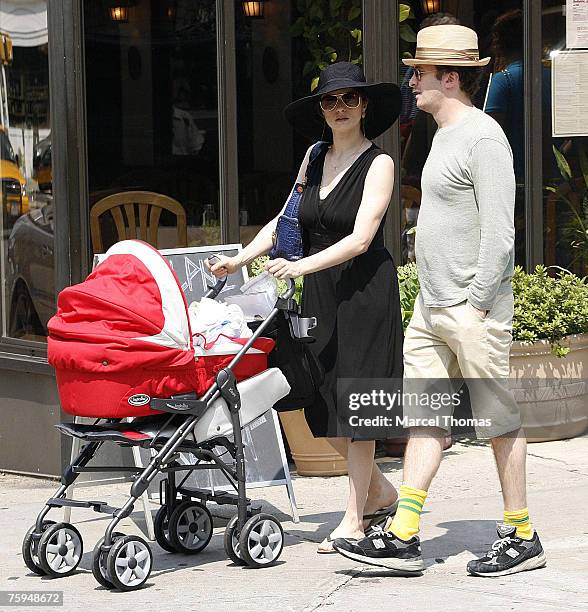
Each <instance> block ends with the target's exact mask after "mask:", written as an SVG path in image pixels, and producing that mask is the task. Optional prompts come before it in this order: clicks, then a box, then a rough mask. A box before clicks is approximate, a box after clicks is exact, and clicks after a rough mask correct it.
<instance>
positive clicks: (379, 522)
mask: <svg viewBox="0 0 588 612" xmlns="http://www.w3.org/2000/svg"><path fill="white" fill-rule="evenodd" d="M397 510H398V500H396V501H395V502H394V503H393V504H390V505H389V506H386V507H385V508H380V510H376V512H372V513H371V514H364V516H363V520H364V521H369V523H368V525H367V527H366V528H365V535H366V537H367V536H369V535H370V533H371V532H372V531H373V529H374V527H381V528H382V529H384V527H385V525H386V523H387V522H388V519H390V518H392V517H393V516H394V515H395V514H396V511H397Z"/></svg>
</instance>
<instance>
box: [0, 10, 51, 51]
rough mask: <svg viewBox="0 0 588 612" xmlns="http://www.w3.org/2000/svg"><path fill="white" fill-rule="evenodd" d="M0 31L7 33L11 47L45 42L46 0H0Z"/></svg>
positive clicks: (32, 45)
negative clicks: (10, 40)
mask: <svg viewBox="0 0 588 612" xmlns="http://www.w3.org/2000/svg"><path fill="white" fill-rule="evenodd" d="M0 31H2V32H4V33H6V34H9V35H10V38H12V45H13V47H38V46H39V45H44V44H46V43H47V1H46V0H0Z"/></svg>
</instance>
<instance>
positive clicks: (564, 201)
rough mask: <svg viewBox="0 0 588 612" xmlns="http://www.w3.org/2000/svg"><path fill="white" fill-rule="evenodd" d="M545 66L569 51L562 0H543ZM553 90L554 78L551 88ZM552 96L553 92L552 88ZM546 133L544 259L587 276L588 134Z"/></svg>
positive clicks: (544, 152) (544, 147) (546, 261)
mask: <svg viewBox="0 0 588 612" xmlns="http://www.w3.org/2000/svg"><path fill="white" fill-rule="evenodd" d="M542 9H543V10H542V14H543V21H542V31H543V41H542V42H543V67H544V71H545V72H547V73H548V74H549V73H550V70H551V62H552V57H553V54H554V53H557V52H560V51H563V52H565V45H566V18H565V16H564V14H563V12H562V3H561V2H555V1H553V0H543V4H542ZM549 89H550V90H551V83H550V88H549ZM549 98H551V91H549ZM551 134H552V133H551V122H549V130H546V131H544V134H543V186H544V190H545V191H544V228H545V231H544V246H545V264H546V265H548V266H561V267H562V268H565V269H567V270H570V271H571V272H573V273H575V274H577V275H579V276H587V275H588V138H587V137H585V136H582V137H573V138H571V137H566V138H554V137H552V135H551Z"/></svg>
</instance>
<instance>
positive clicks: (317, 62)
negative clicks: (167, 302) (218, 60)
mask: <svg viewBox="0 0 588 612" xmlns="http://www.w3.org/2000/svg"><path fill="white" fill-rule="evenodd" d="M235 34H236V40H237V55H236V60H237V100H238V109H237V113H238V115H237V126H238V151H239V212H240V214H239V219H240V225H241V241H242V242H243V243H244V244H247V243H248V242H249V241H250V240H251V239H252V238H253V237H254V236H255V235H256V233H257V231H259V229H260V228H261V226H263V225H264V224H265V223H267V222H268V221H269V220H270V219H272V218H273V217H274V216H275V215H276V214H277V213H278V212H279V210H280V209H281V207H282V206H283V204H284V202H285V201H286V198H287V197H288V193H289V192H290V189H291V187H292V183H293V181H294V179H295V177H296V173H297V172H298V167H299V165H300V163H301V162H302V158H303V157H304V153H305V152H306V149H307V148H308V146H309V145H310V144H311V143H310V142H309V141H307V140H306V139H305V138H304V137H303V136H300V135H299V134H298V133H297V132H295V131H294V130H293V129H292V128H291V127H290V125H289V124H288V123H287V121H286V120H285V119H284V115H283V110H284V107H285V106H286V105H287V104H288V103H289V102H291V101H292V100H294V99H297V98H300V97H302V96H306V95H310V93H311V88H312V87H313V86H316V80H317V77H318V75H319V72H320V70H321V69H323V68H324V67H326V66H327V65H328V64H329V63H331V62H333V61H337V60H347V61H354V62H358V63H361V61H362V55H361V53H362V44H361V0H342V1H339V2H332V1H329V0H293V1H291V2H266V3H264V14H263V18H261V19H252V18H250V17H247V16H246V15H245V13H244V12H243V11H242V10H240V8H239V6H238V5H237V8H236V10H235Z"/></svg>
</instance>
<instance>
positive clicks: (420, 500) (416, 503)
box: [386, 485, 427, 540]
mask: <svg viewBox="0 0 588 612" xmlns="http://www.w3.org/2000/svg"><path fill="white" fill-rule="evenodd" d="M426 498H427V492H426V491H421V490H420V489H413V488H412V487H407V486H406V485H402V486H401V487H400V491H399V496H398V510H397V511H396V515H395V516H394V518H393V519H392V523H391V524H389V525H387V526H386V531H391V532H392V533H393V534H394V535H395V536H397V537H399V538H400V539H401V540H410V538H412V536H413V535H416V534H417V533H418V532H419V523H420V521H421V511H422V509H423V504H424V503H425V499H426Z"/></svg>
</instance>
